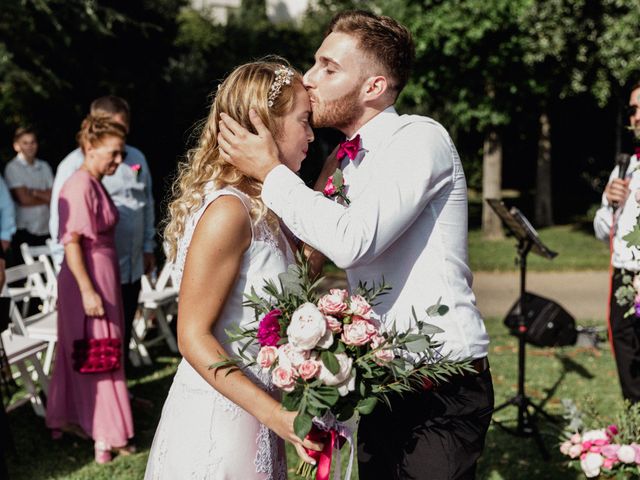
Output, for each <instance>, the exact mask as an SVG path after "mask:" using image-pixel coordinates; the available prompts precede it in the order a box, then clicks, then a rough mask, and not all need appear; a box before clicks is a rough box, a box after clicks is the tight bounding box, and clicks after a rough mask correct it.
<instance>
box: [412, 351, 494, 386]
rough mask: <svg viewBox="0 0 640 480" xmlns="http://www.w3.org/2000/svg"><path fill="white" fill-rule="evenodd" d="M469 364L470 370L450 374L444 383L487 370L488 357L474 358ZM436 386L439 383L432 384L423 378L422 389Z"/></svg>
mask: <svg viewBox="0 0 640 480" xmlns="http://www.w3.org/2000/svg"><path fill="white" fill-rule="evenodd" d="M470 366H471V370H472V371H467V372H464V373H461V374H459V375H452V376H451V377H449V378H448V379H447V380H445V382H444V383H447V382H451V381H452V380H454V379H456V378H461V377H466V376H469V375H480V374H482V373H484V372H486V371H487V370H489V359H488V358H487V357H482V358H476V359H475V360H471V362H470ZM438 386H439V385H436V384H434V383H433V382H431V381H430V380H428V379H425V380H424V389H425V390H427V391H428V390H437V389H438Z"/></svg>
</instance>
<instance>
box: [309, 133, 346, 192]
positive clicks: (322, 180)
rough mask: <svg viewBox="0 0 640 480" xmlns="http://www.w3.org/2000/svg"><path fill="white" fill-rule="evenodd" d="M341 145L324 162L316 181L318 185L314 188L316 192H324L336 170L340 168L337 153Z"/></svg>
mask: <svg viewBox="0 0 640 480" xmlns="http://www.w3.org/2000/svg"><path fill="white" fill-rule="evenodd" d="M338 148H339V145H338V146H336V148H334V149H333V152H331V154H330V155H329V156H328V157H327V159H326V160H325V161H324V166H323V167H322V171H321V172H320V175H319V176H318V179H317V180H316V184H315V186H314V190H316V191H317V192H321V191H322V190H324V187H325V185H326V184H327V180H328V179H329V177H330V176H331V175H333V174H334V173H335V171H336V169H337V168H338V167H339V166H340V162H339V161H338V159H337V158H336V153H337V152H338Z"/></svg>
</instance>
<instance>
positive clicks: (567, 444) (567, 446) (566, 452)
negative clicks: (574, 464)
mask: <svg viewBox="0 0 640 480" xmlns="http://www.w3.org/2000/svg"><path fill="white" fill-rule="evenodd" d="M571 445H572V444H571V442H570V441H569V440H567V441H566V442H562V444H561V445H560V453H562V454H563V455H569V449H570V448H571Z"/></svg>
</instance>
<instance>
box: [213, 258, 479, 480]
mask: <svg viewBox="0 0 640 480" xmlns="http://www.w3.org/2000/svg"><path fill="white" fill-rule="evenodd" d="M321 280H322V279H317V280H314V279H312V278H310V274H309V267H308V264H307V263H306V262H305V261H304V259H303V258H302V256H301V255H299V256H298V263H297V264H296V265H292V266H290V267H289V270H288V271H287V272H286V273H284V274H281V275H280V277H279V282H278V283H279V284H276V282H273V281H266V282H265V286H264V288H263V291H264V295H258V294H257V293H256V292H255V291H252V294H251V295H249V296H247V300H246V302H245V305H246V306H251V307H253V308H254V310H255V312H256V324H255V327H252V328H250V329H242V330H238V331H235V332H228V333H229V335H230V339H231V340H232V341H241V342H243V347H242V348H241V349H240V355H239V357H240V358H229V359H226V360H224V361H222V362H218V363H216V364H214V365H212V366H211V367H210V368H232V369H233V368H245V367H248V366H256V365H257V366H259V368H261V369H262V370H263V371H264V372H267V373H269V374H270V375H271V379H272V382H273V384H274V385H275V386H277V387H278V388H279V389H280V390H281V391H282V405H283V408H285V409H286V410H288V411H296V412H298V414H297V416H296V418H295V421H294V429H295V432H296V435H297V436H298V437H299V438H305V436H307V435H309V437H310V438H313V439H315V440H320V441H322V442H323V443H325V450H324V451H323V452H314V451H309V452H308V453H309V454H310V455H311V456H314V455H316V456H315V457H314V458H315V459H316V461H317V471H316V478H318V479H327V478H329V471H330V468H331V457H332V452H333V449H336V450H337V451H338V454H339V448H340V446H341V445H342V443H343V442H344V441H348V442H349V443H350V444H351V452H352V453H351V458H350V461H349V466H348V467H347V478H349V476H350V470H351V463H352V460H353V444H352V442H351V440H352V434H351V432H350V431H349V428H348V427H347V425H346V424H345V423H344V422H345V421H346V420H349V419H350V418H351V417H352V416H353V415H354V413H355V412H357V413H358V414H360V415H367V414H369V413H371V412H372V411H373V409H374V407H375V406H376V404H377V403H378V402H379V401H384V402H387V403H388V402H389V400H388V397H387V396H388V395H389V394H390V393H403V392H408V391H413V390H420V389H423V388H429V387H430V386H431V385H432V384H433V383H439V382H443V381H446V379H447V377H449V376H451V375H455V374H461V373H464V372H465V371H470V369H471V367H470V365H469V363H468V362H453V361H450V360H448V359H447V358H446V357H443V356H442V355H441V354H439V347H440V344H438V343H437V342H435V341H434V340H433V338H432V337H433V335H434V334H435V333H438V332H440V331H441V330H440V329H439V328H437V327H435V326H433V325H429V324H427V323H425V322H424V321H422V320H419V319H418V318H417V315H416V313H415V311H414V312H413V315H414V320H415V321H414V324H413V325H414V327H413V328H412V329H411V330H410V331H406V332H400V331H398V330H397V329H396V328H395V326H393V325H392V326H387V328H383V325H382V324H381V322H380V320H379V317H378V315H377V314H376V313H375V310H374V306H375V300H376V298H377V297H378V296H380V295H383V294H385V293H387V292H388V291H389V290H390V287H389V286H387V285H386V284H385V283H384V281H383V282H382V283H381V284H380V285H377V286H376V285H373V286H372V287H368V286H367V285H366V284H360V285H359V287H358V289H357V290H356V291H354V292H348V291H347V290H342V289H332V290H330V291H329V293H327V294H326V295H322V296H320V294H319V293H318V285H319V283H320V282H321ZM447 311H448V307H446V306H445V305H442V304H440V303H439V302H438V304H436V305H433V306H432V307H430V308H429V309H428V311H427V312H426V314H427V315H428V316H431V317H434V316H439V315H445V314H446V313H447ZM251 345H254V346H259V350H258V354H257V356H255V358H253V357H252V356H251V355H249V354H248V352H249V348H248V347H249V346H251ZM255 350H256V349H254V351H255ZM318 454H319V455H318ZM314 469H315V467H312V466H310V465H308V464H306V463H301V465H300V467H299V469H298V473H299V474H301V475H303V476H305V477H307V478H309V477H310V476H312V475H313V473H314ZM339 469H340V461H339V459H338V461H337V462H336V472H334V473H336V474H337V476H340V470H339Z"/></svg>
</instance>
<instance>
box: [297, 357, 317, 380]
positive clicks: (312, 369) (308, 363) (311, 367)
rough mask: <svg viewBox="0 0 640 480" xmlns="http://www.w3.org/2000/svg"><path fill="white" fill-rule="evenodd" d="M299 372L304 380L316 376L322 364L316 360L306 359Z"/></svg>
mask: <svg viewBox="0 0 640 480" xmlns="http://www.w3.org/2000/svg"><path fill="white" fill-rule="evenodd" d="M298 373H299V374H300V376H301V377H302V378H303V379H304V380H310V379H312V378H315V377H316V376H317V375H318V373H320V364H319V363H318V362H316V361H315V360H305V361H304V362H302V365H300V367H299V368H298Z"/></svg>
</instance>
